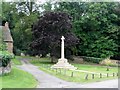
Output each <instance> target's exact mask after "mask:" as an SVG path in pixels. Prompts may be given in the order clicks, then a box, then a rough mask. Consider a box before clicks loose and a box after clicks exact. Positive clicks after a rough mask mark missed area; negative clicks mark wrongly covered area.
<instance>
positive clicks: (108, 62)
mask: <svg viewBox="0 0 120 90" xmlns="http://www.w3.org/2000/svg"><path fill="white" fill-rule="evenodd" d="M100 64H101V65H106V66H118V64H117V63H116V62H115V61H114V60H110V59H109V58H106V59H104V60H103V61H101V62H100Z"/></svg>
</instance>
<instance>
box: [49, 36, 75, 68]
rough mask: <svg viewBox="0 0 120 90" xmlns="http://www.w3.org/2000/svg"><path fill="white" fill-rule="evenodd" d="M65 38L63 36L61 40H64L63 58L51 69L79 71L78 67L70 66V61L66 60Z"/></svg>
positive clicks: (62, 47)
mask: <svg viewBox="0 0 120 90" xmlns="http://www.w3.org/2000/svg"><path fill="white" fill-rule="evenodd" d="M64 39H65V38H64V36H62V38H61V40H62V43H61V58H60V59H58V62H57V63H56V64H55V65H53V66H52V67H51V68H53V69H56V68H59V69H72V70H75V69H77V68H76V67H74V66H73V65H71V64H69V62H68V60H67V59H66V58H64Z"/></svg>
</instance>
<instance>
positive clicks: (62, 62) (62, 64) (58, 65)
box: [51, 58, 77, 70]
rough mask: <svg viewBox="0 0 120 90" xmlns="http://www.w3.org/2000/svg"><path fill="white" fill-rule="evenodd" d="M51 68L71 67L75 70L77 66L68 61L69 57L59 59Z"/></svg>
mask: <svg viewBox="0 0 120 90" xmlns="http://www.w3.org/2000/svg"><path fill="white" fill-rule="evenodd" d="M51 68H53V69H57V68H58V69H71V70H75V69H77V68H76V67H74V66H73V65H71V64H69V63H68V60H67V59H65V58H64V59H62V58H61V59H59V60H58V62H57V63H56V64H55V65H53V66H52V67H51Z"/></svg>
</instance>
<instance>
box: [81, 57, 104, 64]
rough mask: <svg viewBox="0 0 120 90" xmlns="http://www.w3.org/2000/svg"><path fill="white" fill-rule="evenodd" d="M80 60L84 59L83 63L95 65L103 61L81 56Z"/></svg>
mask: <svg viewBox="0 0 120 90" xmlns="http://www.w3.org/2000/svg"><path fill="white" fill-rule="evenodd" d="M82 58H83V59H84V61H87V62H92V63H97V64H99V63H100V62H101V61H102V60H104V59H103V58H95V57H85V56H83V57H82Z"/></svg>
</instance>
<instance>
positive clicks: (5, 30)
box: [1, 22, 13, 53]
mask: <svg viewBox="0 0 120 90" xmlns="http://www.w3.org/2000/svg"><path fill="white" fill-rule="evenodd" d="M1 27H2V38H3V42H5V44H6V49H7V51H9V52H10V53H13V38H12V36H11V33H10V29H9V25H8V22H6V23H5V24H4V26H1Z"/></svg>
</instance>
